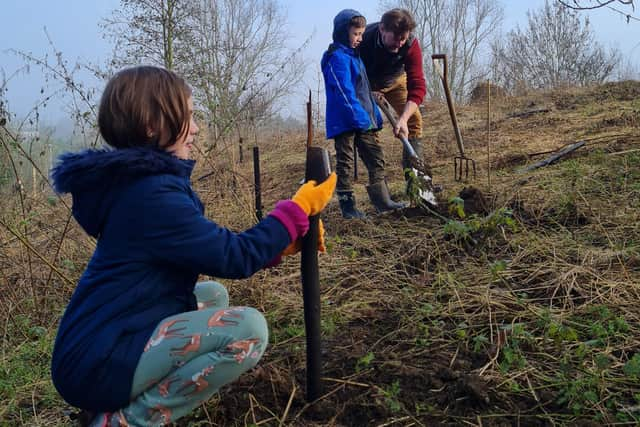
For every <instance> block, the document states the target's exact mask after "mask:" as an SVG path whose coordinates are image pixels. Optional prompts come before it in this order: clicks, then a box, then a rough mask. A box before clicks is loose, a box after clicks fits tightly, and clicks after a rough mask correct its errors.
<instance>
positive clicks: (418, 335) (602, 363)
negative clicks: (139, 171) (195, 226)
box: [0, 82, 640, 426]
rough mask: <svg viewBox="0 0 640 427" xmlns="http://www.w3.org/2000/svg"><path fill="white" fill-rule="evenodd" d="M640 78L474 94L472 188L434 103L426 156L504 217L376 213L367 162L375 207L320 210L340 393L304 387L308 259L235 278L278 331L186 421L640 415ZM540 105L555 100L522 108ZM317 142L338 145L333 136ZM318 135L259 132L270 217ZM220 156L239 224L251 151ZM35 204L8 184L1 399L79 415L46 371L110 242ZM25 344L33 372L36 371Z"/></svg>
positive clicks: (237, 298) (218, 184) (210, 164)
mask: <svg viewBox="0 0 640 427" xmlns="http://www.w3.org/2000/svg"><path fill="white" fill-rule="evenodd" d="M634 93H636V94H637V93H640V84H638V83H637V82H623V83H618V84H608V85H605V86H603V87H599V88H589V89H583V90H576V89H566V90H563V91H558V92H551V93H539V94H538V93H536V94H530V95H528V96H526V97H521V98H506V99H504V100H501V101H500V103H496V104H495V105H492V110H491V128H490V132H489V133H487V108H486V106H482V105H476V106H460V107H458V121H459V123H460V124H461V126H462V135H463V138H464V139H465V142H466V145H467V150H468V152H467V155H468V157H471V158H474V159H475V160H476V163H477V166H478V175H477V177H476V179H475V181H473V182H471V183H457V182H455V181H454V180H453V160H452V157H453V156H454V155H455V154H456V145H455V140H454V135H453V132H452V130H451V125H450V121H449V116H448V112H447V110H446V106H445V105H444V104H442V105H441V104H428V105H427V106H426V107H425V108H424V115H425V141H426V142H427V144H426V148H427V150H426V153H425V157H426V158H427V159H430V163H431V164H432V167H433V169H434V175H435V176H434V179H435V181H436V182H437V183H441V184H443V185H444V188H445V191H444V194H443V195H442V198H443V200H444V201H445V202H444V203H445V205H446V200H447V199H448V198H450V197H453V196H456V195H458V193H459V192H460V190H461V189H462V188H463V187H464V186H465V185H466V186H469V185H473V186H474V187H476V188H478V189H480V190H481V191H482V193H483V194H484V196H485V199H486V202H487V205H488V206H489V208H490V210H491V211H492V212H494V216H492V219H493V222H491V221H488V220H486V219H483V218H465V220H463V221H461V222H460V223H461V224H463V225H466V226H468V227H470V226H472V225H473V224H474V221H476V223H478V224H480V225H479V226H478V228H477V229H476V230H475V231H468V233H467V234H468V235H469V236H470V237H471V238H472V239H473V241H475V244H474V243H470V242H471V240H467V241H466V242H464V241H461V240H460V239H464V237H465V234H464V233H463V234H462V235H461V234H455V233H452V231H451V229H450V228H447V226H446V225H445V224H443V222H442V221H441V220H439V219H438V218H436V217H434V216H431V215H428V214H422V215H415V211H411V213H413V215H407V216H405V217H402V216H398V215H383V216H375V215H373V210H372V208H371V207H370V206H369V205H368V203H367V201H366V191H365V190H364V182H365V180H366V178H365V177H366V172H365V170H364V167H363V166H362V165H360V175H359V182H358V183H357V184H356V195H357V197H358V200H359V206H360V207H361V208H363V209H364V210H365V211H366V212H367V213H369V214H372V215H371V218H370V219H369V220H367V221H346V220H343V219H342V218H341V217H340V213H339V209H338V207H337V202H335V201H334V202H332V203H331V204H330V205H329V207H328V209H327V210H326V212H325V213H324V214H323V221H324V223H325V227H326V230H327V245H328V253H326V254H322V255H321V256H320V271H321V287H322V315H323V326H322V329H323V345H324V353H323V370H324V372H323V374H324V377H325V381H324V390H325V393H326V394H325V395H324V396H323V398H322V399H320V401H319V402H318V403H316V404H315V405H308V404H307V403H306V402H305V400H304V385H305V340H304V323H303V312H302V295H301V284H300V275H299V258H297V257H293V258H289V259H286V260H285V262H284V263H283V264H281V265H280V266H279V267H277V268H275V269H271V270H268V271H265V272H259V273H258V274H256V275H255V276H254V277H252V278H251V279H247V280H242V281H225V282H226V284H227V285H228V288H229V290H230V294H231V298H232V301H233V302H234V303H237V304H247V305H252V306H256V307H258V308H260V309H261V310H262V311H263V312H264V313H266V315H267V318H268V320H269V324H270V327H271V335H272V343H271V346H270V348H269V350H268V351H267V354H266V356H265V358H264V360H263V361H262V363H261V364H260V365H259V367H258V368H257V369H256V370H254V371H252V372H251V373H249V374H247V375H245V376H243V377H242V378H241V379H240V380H239V381H238V382H236V383H234V384H232V385H230V386H227V387H225V388H224V389H223V390H222V391H221V393H219V394H218V395H216V397H214V398H213V399H212V400H211V401H210V402H208V403H207V404H206V405H205V406H203V407H202V408H201V409H200V410H199V411H198V412H197V413H195V414H194V415H193V417H191V418H190V419H189V420H187V421H184V422H183V423H180V425H220V426H222V425H224V426H227V425H295V426H309V425H317V426H320V425H323V426H324V425H327V426H343V425H344V426H346V425H348V426H352V425H363V426H364V425H380V426H382V425H402V426H409V425H429V426H431V425H484V426H486V425H496V426H497V425H578V424H581V425H588V423H589V422H592V421H589V420H594V419H595V420H596V421H595V424H594V425H599V424H613V423H616V422H617V423H621V424H627V425H635V424H637V423H638V422H639V420H640V410H639V409H638V405H639V404H640V383H639V377H640V355H638V354H640V353H639V351H640V349H639V345H638V343H639V342H640V341H639V340H640V330H639V328H638V325H639V324H640V318H639V317H640V313H639V310H638V308H637V307H638V302H639V301H640V295H639V294H640V225H639V224H640V210H639V209H638V208H640V152H638V151H637V150H639V149H640V144H639V137H640V132H638V130H637V125H636V120H637V118H636V117H637V114H638V111H640V103H639V101H638V97H637V95H636V96H631V95H630V94H634ZM540 108H546V109H549V111H548V112H544V113H538V114H532V115H530V116H528V117H521V118H512V117H510V115H512V114H513V113H516V112H523V111H528V110H533V109H540ZM384 132H385V135H386V139H385V153H386V156H387V163H388V175H389V183H390V187H391V189H392V192H393V193H394V195H397V196H402V191H403V182H402V171H401V170H400V167H399V163H400V156H401V151H400V150H401V145H400V144H399V143H398V142H397V141H394V140H393V139H392V138H391V137H390V135H389V133H388V130H386V131H384ZM487 140H489V142H490V146H489V149H487ZM578 140H584V141H586V142H587V144H586V146H585V147H583V148H581V149H579V150H578V151H576V152H574V153H573V154H572V155H570V156H568V157H567V158H565V159H563V160H562V161H561V162H559V164H557V165H554V166H549V167H546V168H542V169H539V170H536V171H534V172H531V173H528V174H525V175H523V174H518V173H517V172H516V169H517V168H518V167H521V166H523V165H524V164H525V163H527V162H532V161H536V160H540V159H541V158H544V157H545V156H546V155H548V154H539V155H535V154H536V153H544V152H548V151H550V150H553V149H556V148H558V147H561V146H563V145H565V144H567V143H571V142H575V141H578ZM317 143H318V144H321V145H323V146H326V147H327V148H329V150H330V151H331V152H333V149H332V147H331V143H330V142H327V141H321V140H320V139H318V141H317ZM304 145H305V140H304V137H303V136H299V137H295V138H291V139H287V140H264V141H260V150H261V157H262V161H261V167H262V188H263V204H264V207H265V209H264V211H265V213H266V212H268V211H269V209H270V208H271V207H273V205H274V204H275V202H276V201H277V200H278V199H281V198H288V197H290V196H291V195H292V194H293V193H294V192H295V190H296V189H297V188H298V185H299V181H300V179H301V178H302V176H303V173H304ZM211 153H212V155H211V156H210V157H209V160H207V161H200V162H199V163H198V166H197V169H196V171H195V173H194V177H195V179H194V187H195V188H196V190H197V192H198V193H199V194H200V195H201V197H202V199H203V201H204V202H205V204H206V206H207V212H208V214H209V216H210V217H211V218H213V219H214V220H216V221H217V222H219V223H220V224H224V225H227V226H229V227H230V228H233V229H236V230H242V229H244V228H247V227H249V226H251V225H252V224H253V223H254V222H255V217H254V207H253V188H252V181H253V171H252V165H251V162H250V160H247V159H250V158H251V156H250V153H249V152H248V153H247V155H246V156H244V157H245V162H244V163H242V164H239V163H238V162H237V159H236V158H235V155H234V153H233V151H232V150H231V149H229V150H224V149H217V150H214V151H212V152H211ZM532 154H534V155H532ZM487 164H491V165H492V169H491V185H490V187H489V185H488V182H487V169H488V168H487ZM200 177H203V178H202V179H199V178H200ZM23 204H24V206H25V208H24V212H25V213H26V214H23V213H22V212H23V210H22V207H21V203H20V202H19V200H18V199H17V197H8V198H5V199H4V200H3V203H2V205H1V206H2V208H1V211H0V212H1V216H0V217H1V218H2V225H0V242H1V245H2V250H1V251H0V266H1V267H2V273H1V274H0V280H2V281H3V282H4V283H5V284H6V285H5V286H2V287H1V288H0V292H1V293H2V295H1V297H2V298H0V304H1V306H2V316H1V317H0V320H1V321H2V323H1V325H2V326H3V339H2V348H1V352H0V357H2V366H3V367H4V368H3V371H4V372H3V374H2V377H0V396H1V398H2V400H4V401H7V405H6V407H5V409H0V420H2V423H5V424H7V425H63V424H64V423H65V422H66V421H65V418H64V416H63V415H62V414H63V410H64V408H65V406H64V404H63V402H61V401H60V400H59V398H57V397H56V395H55V392H54V391H53V389H52V387H51V385H50V384H49V382H48V381H49V379H48V376H47V365H48V360H47V352H48V351H49V350H50V346H51V340H52V337H53V336H54V334H55V326H56V320H57V319H58V318H59V316H60V313H61V309H62V308H63V307H64V303H65V301H66V300H67V299H68V298H69V296H70V294H71V292H72V289H73V283H74V282H75V280H77V278H78V276H79V275H80V274H81V272H82V269H83V267H84V265H85V264H86V262H87V260H88V257H89V256H90V254H91V249H92V246H93V242H92V241H91V240H90V239H88V238H86V237H84V235H83V234H82V232H81V231H80V230H79V229H78V226H77V225H76V224H75V223H74V222H73V221H71V222H69V221H68V219H69V216H68V215H69V211H68V208H66V207H65V206H64V205H62V203H60V202H57V203H56V204H55V205H52V204H51V203H50V202H48V199H47V198H46V197H44V196H39V197H35V198H32V197H26V198H25V199H24V200H23ZM501 208H505V209H509V210H508V211H505V210H500V209H501ZM25 217H27V220H26V221H25ZM509 218H512V219H513V220H514V221H515V226H513V227H512V225H511V223H510V222H509V221H508V220H507V219H509ZM467 230H468V229H467ZM456 236H457V238H456ZM51 266H53V267H55V271H54V270H53V269H52V268H51ZM634 355H638V356H635V357H637V363H638V364H639V366H638V367H637V371H636V370H635V369H636V365H635V364H634V360H636V359H634ZM25 357H26V358H28V360H29V364H27V365H28V366H34V367H35V368H33V369H31V371H32V372H31V373H30V374H29V375H26V374H25V375H22V376H21V375H18V373H19V372H22V371H21V369H24V368H25V366H24V365H25V364H26V363H24V362H22V361H21V360H25V359H24V358H25ZM29 358H30V359H29ZM3 387H4V388H3Z"/></svg>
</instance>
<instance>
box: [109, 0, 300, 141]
mask: <svg viewBox="0 0 640 427" xmlns="http://www.w3.org/2000/svg"><path fill="white" fill-rule="evenodd" d="M121 3H122V11H121V12H118V13H117V14H116V15H114V18H112V19H110V20H109V21H105V30H106V31H107V32H108V35H109V36H110V37H112V38H113V39H114V40H115V41H116V42H117V43H118V44H119V45H120V46H121V47H120V48H118V47H117V49H120V50H121V51H122V55H121V57H120V64H119V65H127V64H134V63H136V64H137V63H140V62H141V59H142V60H143V61H144V60H146V61H148V62H150V63H152V64H156V65H163V66H165V67H166V68H171V69H174V70H175V71H176V72H178V73H179V74H181V75H183V76H184V77H185V78H186V79H187V80H188V81H189V83H190V84H191V85H192V86H193V89H194V100H195V101H196V103H197V105H198V106H199V108H201V109H202V110H203V111H204V112H205V114H206V116H207V117H206V121H207V122H208V124H209V127H210V129H211V130H212V131H213V132H212V133H213V136H214V138H215V139H216V140H217V139H218V138H221V137H223V136H224V135H226V134H228V133H229V132H231V131H233V129H234V127H238V126H243V123H244V124H247V122H250V123H249V124H253V123H254V122H256V121H261V120H263V119H264V118H265V117H268V116H269V114H270V113H271V112H272V110H273V109H274V108H276V109H277V105H276V101H277V100H278V99H280V98H281V97H283V96H286V95H288V91H289V89H291V88H292V87H293V86H294V85H295V84H297V83H298V82H299V81H300V79H301V78H302V76H303V73H302V72H301V66H302V64H301V62H300V61H299V60H298V57H299V56H300V55H298V53H299V52H300V50H301V49H302V47H304V45H305V44H306V42H305V43H304V44H303V46H302V47H300V48H298V50H296V51H291V50H290V49H289V48H288V46H287V41H288V39H287V34H286V31H285V30H284V28H285V24H286V20H285V16H284V13H283V9H282V6H281V5H280V4H279V2H278V1H277V0H121Z"/></svg>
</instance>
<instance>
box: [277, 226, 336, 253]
mask: <svg viewBox="0 0 640 427" xmlns="http://www.w3.org/2000/svg"><path fill="white" fill-rule="evenodd" d="M301 249H302V239H298V240H296V241H295V242H291V243H289V246H287V247H286V248H284V251H282V256H286V255H295V254H297V253H298V252H300V250H301ZM318 251H319V252H326V251H327V248H325V246H324V225H322V220H319V221H318Z"/></svg>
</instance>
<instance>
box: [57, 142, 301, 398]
mask: <svg viewBox="0 0 640 427" xmlns="http://www.w3.org/2000/svg"><path fill="white" fill-rule="evenodd" d="M194 164H195V162H194V161H191V160H180V159H178V158H176V157H174V156H172V155H171V154H169V153H166V152H164V151H159V150H156V149H152V148H126V149H119V150H87V151H83V152H80V153H67V154H65V155H63V156H61V158H60V160H59V163H58V164H57V166H56V167H55V168H54V169H53V171H52V178H53V181H54V187H55V189H56V191H57V192H59V193H69V192H70V193H71V194H72V197H73V215H74V217H75V218H76V220H77V221H78V222H79V223H80V225H81V226H82V227H83V228H84V230H85V231H86V232H87V233H89V234H90V235H91V236H93V237H96V238H97V245H96V249H95V252H94V253H93V256H92V257H91V260H90V261H89V264H88V265H87V268H86V270H85V272H84V274H83V275H82V277H81V278H80V281H79V283H78V285H77V288H76V290H75V292H74V294H73V296H72V297H71V301H70V302H69V305H68V307H67V309H66V311H65V313H64V316H63V318H62V320H61V322H60V327H59V330H58V335H57V337H56V342H55V346H54V350H53V357H52V366H51V374H52V379H53V383H54V385H55V386H56V388H57V389H58V391H59V392H60V394H61V395H62V397H63V398H64V399H65V400H66V401H67V402H68V403H70V404H71V405H74V406H76V407H79V408H83V409H87V410H93V411H113V410H117V409H120V408H122V407H124V406H126V405H127V404H128V403H129V395H130V392H131V386H132V381H133V375H134V372H135V368H136V366H137V363H138V360H139V358H140V355H141V354H142V352H143V348H144V346H145V344H146V342H147V341H148V340H149V338H150V336H151V334H152V332H153V331H154V329H155V328H156V326H157V325H158V323H159V322H160V321H161V320H162V319H164V318H166V317H168V316H172V315H175V314H177V313H181V312H185V311H191V310H196V308H197V307H196V300H195V297H194V295H193V288H194V285H195V283H196V280H197V278H198V274H199V273H201V274H207V275H211V276H216V277H223V278H243V277H248V276H250V275H251V274H253V273H254V272H256V271H258V270H259V269H261V268H263V267H264V266H265V265H266V264H267V263H269V262H270V261H271V260H273V259H274V258H275V257H276V256H277V255H278V254H279V253H281V252H282V250H284V248H285V247H286V246H287V245H288V244H289V241H290V236H289V233H288V232H287V229H286V228H285V226H284V225H282V223H281V222H280V221H278V220H277V219H275V218H274V217H272V216H267V217H266V218H265V219H264V220H263V221H261V222H260V223H259V224H258V225H256V226H255V227H253V228H251V229H249V230H247V231H245V232H242V233H234V232H231V231H229V230H227V229H225V228H222V227H219V226H218V225H217V224H215V223H214V222H212V221H210V220H208V219H207V218H206V217H205V216H204V208H203V205H202V203H201V202H200V200H199V198H198V197H197V196H196V194H195V193H194V192H193V190H192V189H191V185H190V182H189V179H190V176H191V172H192V169H193V166H194Z"/></svg>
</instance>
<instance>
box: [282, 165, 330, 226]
mask: <svg viewBox="0 0 640 427" xmlns="http://www.w3.org/2000/svg"><path fill="white" fill-rule="evenodd" d="M337 180H338V176H337V175H336V173H335V172H332V173H331V175H329V178H327V179H326V181H324V182H323V183H322V184H320V185H316V182H315V181H309V182H306V183H304V184H303V185H302V187H300V189H299V190H298V192H297V193H296V194H295V195H294V196H293V197H292V198H291V200H293V201H294V202H295V203H296V204H297V205H298V206H300V209H302V210H303V211H304V212H305V213H306V214H307V215H308V216H313V215H318V214H319V213H320V212H322V210H323V209H324V208H325V206H327V203H329V200H331V196H332V195H333V191H334V190H335V189H336V181H337Z"/></svg>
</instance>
